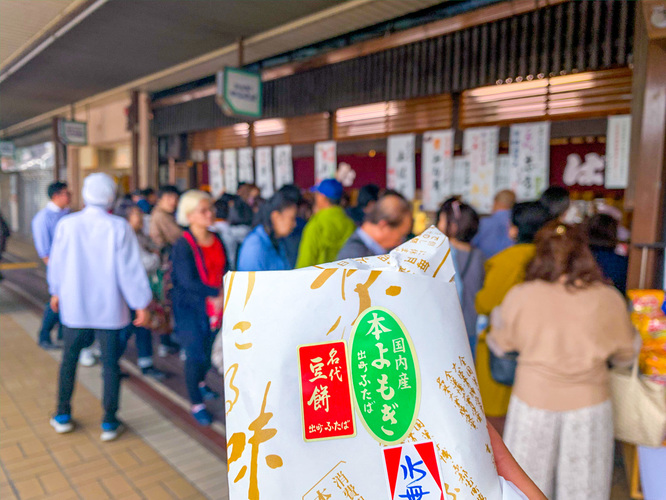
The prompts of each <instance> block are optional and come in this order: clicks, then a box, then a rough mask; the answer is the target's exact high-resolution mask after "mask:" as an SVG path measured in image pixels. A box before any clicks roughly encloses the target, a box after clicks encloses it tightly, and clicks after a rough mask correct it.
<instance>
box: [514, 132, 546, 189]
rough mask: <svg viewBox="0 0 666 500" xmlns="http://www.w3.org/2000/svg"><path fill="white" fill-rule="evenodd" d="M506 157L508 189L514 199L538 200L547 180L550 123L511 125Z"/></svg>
mask: <svg viewBox="0 0 666 500" xmlns="http://www.w3.org/2000/svg"><path fill="white" fill-rule="evenodd" d="M509 156H510V157H511V167H510V172H511V189H512V190H513V192H514V193H516V199H517V200H518V201H532V200H536V199H538V198H539V196H541V193H543V191H544V190H545V189H546V188H547V187H548V179H549V177H550V123H549V122H539V123H521V124H518V125H511V134H510V142H509Z"/></svg>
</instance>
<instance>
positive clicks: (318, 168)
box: [315, 141, 338, 184]
mask: <svg viewBox="0 0 666 500" xmlns="http://www.w3.org/2000/svg"><path fill="white" fill-rule="evenodd" d="M336 147H337V145H336V142H335V141H324V142H318V143H316V144H315V184H319V183H320V182H321V181H323V180H324V179H334V178H335V172H336V170H337V169H338V156H337V152H336Z"/></svg>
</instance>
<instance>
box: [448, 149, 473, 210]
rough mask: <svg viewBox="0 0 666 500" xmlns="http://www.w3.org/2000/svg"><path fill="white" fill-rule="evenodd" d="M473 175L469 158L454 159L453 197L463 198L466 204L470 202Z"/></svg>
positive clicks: (457, 157) (458, 157)
mask: <svg viewBox="0 0 666 500" xmlns="http://www.w3.org/2000/svg"><path fill="white" fill-rule="evenodd" d="M470 186H471V175H470V165H469V158H467V157H466V156H456V157H455V158H453V176H452V181H451V196H462V199H463V201H464V202H465V203H467V202H469V190H470Z"/></svg>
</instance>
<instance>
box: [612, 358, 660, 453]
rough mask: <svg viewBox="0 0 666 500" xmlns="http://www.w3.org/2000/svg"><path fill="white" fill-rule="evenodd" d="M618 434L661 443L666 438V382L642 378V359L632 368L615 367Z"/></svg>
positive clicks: (632, 439)
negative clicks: (639, 366) (639, 373)
mask: <svg viewBox="0 0 666 500" xmlns="http://www.w3.org/2000/svg"><path fill="white" fill-rule="evenodd" d="M611 400H612V402H613V413H614V422H615V438H616V439H618V440H620V441H625V442H627V443H632V444H637V445H642V446H651V447H658V446H661V444H662V442H663V440H664V438H666V386H663V385H660V384H657V383H655V382H650V381H649V380H641V378H640V377H639V375H638V362H636V363H634V366H633V368H632V369H631V370H628V369H623V370H620V369H613V370H611Z"/></svg>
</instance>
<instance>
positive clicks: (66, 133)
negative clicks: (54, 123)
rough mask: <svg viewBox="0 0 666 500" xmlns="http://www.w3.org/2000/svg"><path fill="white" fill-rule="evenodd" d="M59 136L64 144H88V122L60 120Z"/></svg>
mask: <svg viewBox="0 0 666 500" xmlns="http://www.w3.org/2000/svg"><path fill="white" fill-rule="evenodd" d="M58 136H59V137H60V141H61V142H62V143H63V144H72V145H74V146H85V145H86V144H88V124H87V123H85V122H75V121H71V120H59V121H58Z"/></svg>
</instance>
